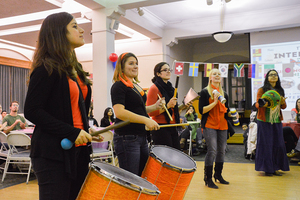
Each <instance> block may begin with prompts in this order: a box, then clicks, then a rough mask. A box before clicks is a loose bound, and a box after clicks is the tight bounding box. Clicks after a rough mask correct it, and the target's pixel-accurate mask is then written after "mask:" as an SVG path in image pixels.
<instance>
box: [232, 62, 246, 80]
mask: <svg viewBox="0 0 300 200" xmlns="http://www.w3.org/2000/svg"><path fill="white" fill-rule="evenodd" d="M233 66H234V77H244V63H241V64H237V63H234V65H233Z"/></svg>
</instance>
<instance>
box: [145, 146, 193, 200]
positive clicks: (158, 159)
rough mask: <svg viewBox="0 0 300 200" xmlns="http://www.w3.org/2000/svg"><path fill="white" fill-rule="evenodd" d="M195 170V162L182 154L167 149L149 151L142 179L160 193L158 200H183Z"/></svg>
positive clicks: (159, 148)
mask: <svg viewBox="0 0 300 200" xmlns="http://www.w3.org/2000/svg"><path fill="white" fill-rule="evenodd" d="M196 169H197V166H196V162H195V161H194V160H193V159H192V158H191V157H190V156H188V155H186V154H184V153H183V152H181V151H179V150H177V149H174V148H171V147H167V146H160V145H157V146H154V147H153V148H152V149H151V152H150V156H149V158H148V161H147V164H146V166H145V169H144V171H143V173H142V177H143V178H145V179H147V180H148V181H149V182H151V183H153V184H154V185H156V186H157V187H158V189H159V190H160V191H161V194H160V195H159V197H158V199H163V200H166V199H173V200H175V199H176V200H179V199H183V198H184V195H185V192H186V190H187V188H188V186H189V184H190V182H191V180H192V177H193V175H194V173H195V171H196Z"/></svg>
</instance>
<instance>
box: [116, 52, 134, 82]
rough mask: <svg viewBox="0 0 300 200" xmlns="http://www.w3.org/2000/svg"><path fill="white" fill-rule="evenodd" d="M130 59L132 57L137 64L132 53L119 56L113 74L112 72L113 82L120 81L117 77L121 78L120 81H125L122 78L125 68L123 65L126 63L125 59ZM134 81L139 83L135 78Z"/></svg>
mask: <svg viewBox="0 0 300 200" xmlns="http://www.w3.org/2000/svg"><path fill="white" fill-rule="evenodd" d="M130 57H134V58H135V59H136V61H137V62H138V59H137V57H136V56H135V55H134V54H133V53H122V54H121V55H120V56H119V58H118V60H117V63H116V68H115V72H114V76H113V82H116V81H120V78H119V75H120V76H121V77H122V79H124V80H125V78H124V76H123V71H124V68H125V63H126V61H127V59H128V58H130ZM134 81H136V82H139V79H138V77H135V78H134Z"/></svg>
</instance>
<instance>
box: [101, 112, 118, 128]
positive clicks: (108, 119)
mask: <svg viewBox="0 0 300 200" xmlns="http://www.w3.org/2000/svg"><path fill="white" fill-rule="evenodd" d="M114 123H115V117H114V112H113V110H112V108H110V107H108V108H106V109H105V111H104V116H103V118H102V119H101V123H100V126H101V127H107V126H110V125H112V124H114Z"/></svg>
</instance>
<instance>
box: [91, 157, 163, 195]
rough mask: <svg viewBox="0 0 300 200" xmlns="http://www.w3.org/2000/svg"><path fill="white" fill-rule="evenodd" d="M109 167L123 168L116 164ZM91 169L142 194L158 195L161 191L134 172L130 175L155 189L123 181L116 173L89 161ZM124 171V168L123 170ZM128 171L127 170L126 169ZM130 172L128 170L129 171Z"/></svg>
mask: <svg viewBox="0 0 300 200" xmlns="http://www.w3.org/2000/svg"><path fill="white" fill-rule="evenodd" d="M100 163H102V164H106V163H104V162H100ZM106 165H108V164H106ZM110 166H111V167H115V168H118V170H124V169H122V168H119V167H116V166H113V165H110ZM91 170H95V171H96V172H98V173H99V174H101V175H103V176H104V177H105V178H107V179H109V180H112V181H113V182H115V183H116V184H118V185H120V186H124V187H126V188H129V189H131V190H134V191H136V192H139V193H144V194H149V195H153V196H157V195H159V194H160V193H161V192H160V191H159V189H158V187H157V186H156V185H154V184H153V183H150V182H149V181H147V180H146V179H144V178H142V177H140V176H137V175H136V174H133V173H132V175H133V176H134V177H137V178H140V179H142V180H144V181H146V182H148V183H149V184H151V185H153V186H154V187H155V188H156V189H157V190H156V191H155V190H151V189H149V188H144V187H141V186H138V185H137V184H135V183H132V182H130V181H125V180H123V179H121V178H118V177H117V176H116V175H113V174H111V173H109V172H107V171H105V170H104V169H101V168H100V167H99V166H97V165H96V164H95V163H91V164H90V171H91ZM124 171H126V170H124ZM126 172H128V171H126ZM129 173H130V172H129Z"/></svg>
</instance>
